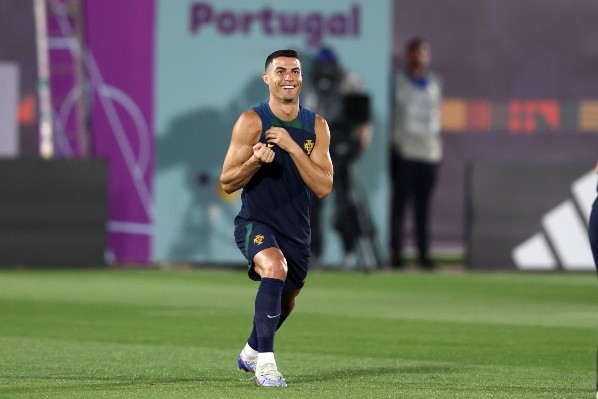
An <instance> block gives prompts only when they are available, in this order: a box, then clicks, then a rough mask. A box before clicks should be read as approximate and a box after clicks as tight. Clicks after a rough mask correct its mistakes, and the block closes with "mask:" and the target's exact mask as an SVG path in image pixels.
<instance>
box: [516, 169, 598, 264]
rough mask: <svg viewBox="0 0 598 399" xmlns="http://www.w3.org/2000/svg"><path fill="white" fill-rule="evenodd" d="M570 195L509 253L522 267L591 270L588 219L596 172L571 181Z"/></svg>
mask: <svg viewBox="0 0 598 399" xmlns="http://www.w3.org/2000/svg"><path fill="white" fill-rule="evenodd" d="M571 195H572V198H569V199H567V200H566V201H564V202H562V203H561V204H559V205H558V206H556V207H555V208H553V209H551V210H550V211H548V212H547V213H546V214H544V215H543V217H542V230H541V231H539V232H537V233H535V234H533V235H532V236H531V237H530V238H528V239H527V240H525V241H524V242H522V243H521V244H519V245H517V246H516V247H515V248H514V249H513V251H512V252H511V257H512V259H513V262H514V263H515V266H517V268H518V269H521V270H558V269H564V270H569V271H586V270H588V271H589V270H594V258H593V257H592V250H591V248H590V243H589V240H588V222H589V219H590V212H591V210H592V204H593V202H594V200H595V199H596V172H595V171H594V170H591V171H590V172H588V173H586V174H584V175H583V176H581V177H580V178H579V179H577V180H575V181H574V182H573V183H572V184H571Z"/></svg>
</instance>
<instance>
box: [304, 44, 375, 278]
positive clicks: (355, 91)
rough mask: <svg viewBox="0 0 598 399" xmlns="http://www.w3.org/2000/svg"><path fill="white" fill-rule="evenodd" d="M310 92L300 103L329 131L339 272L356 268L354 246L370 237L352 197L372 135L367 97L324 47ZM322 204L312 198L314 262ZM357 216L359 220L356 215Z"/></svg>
mask: <svg viewBox="0 0 598 399" xmlns="http://www.w3.org/2000/svg"><path fill="white" fill-rule="evenodd" d="M309 77H310V82H311V87H309V86H308V87H307V90H305V91H304V94H303V98H302V103H303V104H304V105H305V106H306V107H307V108H309V109H312V110H314V111H315V112H316V113H317V114H319V115H322V116H323V117H324V118H325V119H326V120H327V121H328V125H329V127H330V135H331V143H330V155H331V157H332V163H333V165H334V188H333V190H334V205H335V207H334V208H335V211H334V224H333V226H334V228H335V229H336V231H337V232H338V233H339V234H340V236H341V239H342V243H343V250H344V262H343V263H344V267H345V268H348V269H351V268H355V267H356V266H357V264H358V257H357V253H356V249H357V248H356V247H357V242H358V240H359V238H360V237H361V236H363V235H367V234H370V233H371V230H372V226H371V222H370V221H369V216H367V217H363V213H364V212H365V213H366V214H367V215H369V213H367V210H365V209H362V208H363V207H364V206H365V204H363V203H360V201H359V200H358V199H356V198H355V194H354V190H355V185H356V184H357V182H356V181H355V180H354V177H353V175H352V165H353V164H354V162H355V161H356V160H357V159H359V157H360V155H361V154H363V153H364V152H365V151H366V150H367V149H368V147H369V145H370V141H371V135H372V127H371V124H370V109H369V97H368V96H367V95H366V94H365V93H364V90H363V85H362V83H361V81H360V79H359V78H358V77H357V76H356V75H354V74H352V73H349V72H348V71H347V70H345V69H344V68H343V66H342V65H341V64H340V62H339V60H338V57H337V55H336V54H335V53H334V51H333V50H332V49H331V48H329V47H324V48H322V49H321V50H320V51H319V52H318V54H317V55H316V57H315V59H314V62H313V65H312V67H311V72H310V76H309ZM321 205H322V204H321V201H320V200H318V199H317V198H314V199H312V208H311V225H312V244H311V250H312V256H313V257H314V258H315V260H316V261H317V260H318V258H319V257H320V256H321V254H322V248H323V237H322V234H321V222H320V213H321ZM360 213H361V215H360Z"/></svg>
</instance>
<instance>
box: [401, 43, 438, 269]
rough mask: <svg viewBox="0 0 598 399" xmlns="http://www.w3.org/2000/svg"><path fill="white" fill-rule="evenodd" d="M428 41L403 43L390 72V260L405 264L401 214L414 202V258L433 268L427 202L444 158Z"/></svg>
mask: <svg viewBox="0 0 598 399" xmlns="http://www.w3.org/2000/svg"><path fill="white" fill-rule="evenodd" d="M430 59H431V49H430V44H429V43H428V42H427V41H426V40H424V39H421V38H414V39H411V40H410V41H409V42H408V43H407V46H406V65H405V70H398V71H397V72H396V74H395V76H394V79H393V80H394V81H393V84H394V87H393V98H392V100H393V101H392V103H393V105H392V110H391V112H392V114H391V117H392V120H391V129H392V132H391V137H390V140H391V143H390V149H391V151H390V169H391V170H390V176H391V209H390V214H391V218H390V241H391V242H390V249H391V264H392V266H393V267H395V268H401V267H403V266H404V263H405V260H404V253H403V251H404V248H403V247H404V241H405V239H404V229H405V226H404V225H405V213H406V209H407V206H408V204H412V205H413V214H414V219H415V223H414V225H415V243H416V246H417V256H418V258H417V260H418V263H419V265H421V266H422V267H424V268H426V269H432V268H434V266H435V264H434V262H433V260H432V259H431V257H430V234H429V224H430V203H431V198H432V193H433V190H434V186H435V184H436V178H437V173H438V166H439V164H440V161H441V159H442V140H441V137H440V129H441V123H440V110H441V103H442V81H441V79H440V78H439V76H437V75H436V74H435V73H433V72H431V71H430V70H429V65H430Z"/></svg>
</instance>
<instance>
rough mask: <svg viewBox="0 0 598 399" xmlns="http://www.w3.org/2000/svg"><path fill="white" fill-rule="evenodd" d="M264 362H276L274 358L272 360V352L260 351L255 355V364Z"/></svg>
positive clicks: (259, 364)
mask: <svg viewBox="0 0 598 399" xmlns="http://www.w3.org/2000/svg"><path fill="white" fill-rule="evenodd" d="M266 363H274V364H276V360H274V352H260V353H258V355H257V366H258V367H260V366H263V365H264V364H266Z"/></svg>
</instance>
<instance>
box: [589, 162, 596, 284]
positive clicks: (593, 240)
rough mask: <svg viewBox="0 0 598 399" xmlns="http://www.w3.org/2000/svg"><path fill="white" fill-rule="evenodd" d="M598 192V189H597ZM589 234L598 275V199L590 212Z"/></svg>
mask: <svg viewBox="0 0 598 399" xmlns="http://www.w3.org/2000/svg"><path fill="white" fill-rule="evenodd" d="M596 174H598V162H597V163H596ZM596 191H597V192H598V187H597V188H596ZM588 233H589V238H590V246H591V247H592V255H594V266H596V272H597V273H598V197H596V200H595V201H594V204H593V205H592V211H591V212H590V222H589V224H588Z"/></svg>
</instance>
